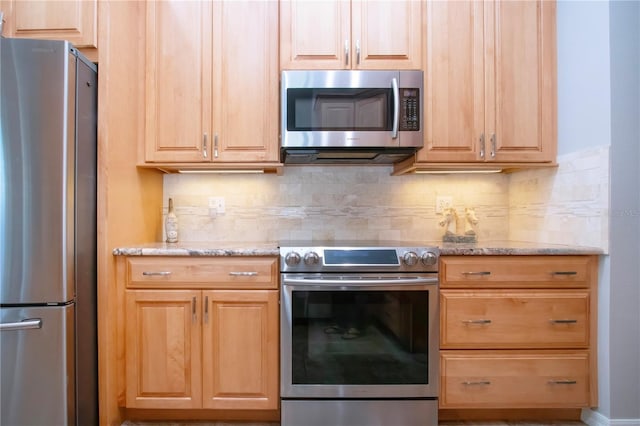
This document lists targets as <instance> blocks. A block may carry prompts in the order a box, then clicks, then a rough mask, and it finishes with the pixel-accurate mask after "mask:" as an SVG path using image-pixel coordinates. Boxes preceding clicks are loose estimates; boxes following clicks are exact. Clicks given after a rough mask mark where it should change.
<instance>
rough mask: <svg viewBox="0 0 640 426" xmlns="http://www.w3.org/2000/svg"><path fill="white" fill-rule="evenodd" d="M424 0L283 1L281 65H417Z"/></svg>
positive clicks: (320, 66)
mask: <svg viewBox="0 0 640 426" xmlns="http://www.w3.org/2000/svg"><path fill="white" fill-rule="evenodd" d="M425 5H426V3H425V2H424V1H415V0H406V1H400V0H381V1H378V0H375V1H367V0H351V1H350V0H311V1H309V0H283V1H281V2H280V68H281V69H338V70H339V69H421V68H422V49H423V46H422V40H423V37H422V25H423V21H424V18H423V16H424V8H425Z"/></svg>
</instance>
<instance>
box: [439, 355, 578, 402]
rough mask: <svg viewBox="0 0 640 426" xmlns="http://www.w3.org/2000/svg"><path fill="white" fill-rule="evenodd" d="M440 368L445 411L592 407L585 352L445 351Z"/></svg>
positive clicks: (441, 395) (441, 357) (441, 394)
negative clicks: (452, 409) (454, 409)
mask: <svg viewBox="0 0 640 426" xmlns="http://www.w3.org/2000/svg"><path fill="white" fill-rule="evenodd" d="M440 368H441V370H442V371H441V373H442V377H443V380H442V383H441V392H440V404H441V406H442V407H448V408H505V407H508V408H555V407H558V408H569V407H587V406H589V391H590V389H589V376H590V371H589V369H590V367H589V354H588V353H587V352H586V351H552V352H549V351H529V352H522V351H520V352H513V351H508V352H505V351H442V352H441V353H440Z"/></svg>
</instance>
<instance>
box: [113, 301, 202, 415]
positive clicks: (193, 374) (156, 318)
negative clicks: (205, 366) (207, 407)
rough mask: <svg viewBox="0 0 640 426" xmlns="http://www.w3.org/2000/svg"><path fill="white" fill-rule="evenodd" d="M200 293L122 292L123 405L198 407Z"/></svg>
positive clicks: (200, 379)
mask: <svg viewBox="0 0 640 426" xmlns="http://www.w3.org/2000/svg"><path fill="white" fill-rule="evenodd" d="M200 294H201V293H200V291H192V290H188V291H187V290H153V291H152V290H127V291H126V296H125V297H126V332H125V333H126V336H125V339H126V341H125V348H126V360H127V362H126V405H127V407H130V408H200V407H201V405H202V378H201V374H200V373H201V361H200V356H201V352H200V350H201V347H200V343H201V340H200V334H201V330H202V327H201V323H200V313H201V309H200V308H199V306H200Z"/></svg>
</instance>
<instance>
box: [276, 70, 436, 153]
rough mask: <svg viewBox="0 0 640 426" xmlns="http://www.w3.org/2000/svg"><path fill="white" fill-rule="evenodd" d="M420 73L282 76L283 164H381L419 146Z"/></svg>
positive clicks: (291, 73)
mask: <svg viewBox="0 0 640 426" xmlns="http://www.w3.org/2000/svg"><path fill="white" fill-rule="evenodd" d="M422 82H423V73H422V71H318V70H313V71H283V72H282V78H281V98H280V102H281V120H282V123H281V161H282V162H284V163H289V164H291V163H324V164H334V163H349V164H351V163H379V164H388V163H395V162H397V161H401V160H403V159H405V158H407V157H409V156H411V155H413V154H414V153H415V152H416V150H417V149H419V148H421V147H422V146H423V144H424V141H423V122H422V111H423V103H422V98H423V83H422Z"/></svg>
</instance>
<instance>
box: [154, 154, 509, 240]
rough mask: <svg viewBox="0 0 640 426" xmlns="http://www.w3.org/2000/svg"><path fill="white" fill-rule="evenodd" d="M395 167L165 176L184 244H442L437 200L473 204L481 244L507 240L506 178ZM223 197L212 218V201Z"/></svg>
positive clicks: (462, 205)
mask: <svg viewBox="0 0 640 426" xmlns="http://www.w3.org/2000/svg"><path fill="white" fill-rule="evenodd" d="M390 173H391V168H390V167H378V166H375V167H374V166H370V167H360V166H344V167H331V166H325V167H286V168H285V172H284V174H283V175H282V176H275V175H224V174H211V175H186V174H184V175H180V174H177V175H167V176H165V178H164V199H165V201H164V213H166V207H167V199H168V198H169V197H172V198H173V199H174V205H175V206H176V214H177V216H178V221H179V226H180V240H182V241H275V242H277V241H279V240H287V239H291V240H309V239H312V238H313V239H328V240H340V239H342V240H344V239H358V240H363V239H367V240H402V241H439V240H440V239H441V235H442V233H443V231H444V229H443V228H442V227H440V226H438V220H439V219H440V216H438V215H436V213H435V203H436V196H437V195H450V196H452V197H453V206H454V207H455V208H456V209H457V210H458V211H459V212H462V211H464V208H465V207H475V209H476V215H477V216H478V218H479V220H480V223H479V224H478V228H477V232H478V236H479V239H480V240H504V239H506V238H507V235H508V226H507V219H508V212H507V207H508V202H507V201H508V195H507V194H508V179H509V178H508V176H506V175H500V174H492V175H466V176H463V175H411V176H398V177H391V176H390ZM210 196H222V197H224V198H225V204H226V212H225V214H224V215H218V216H216V217H211V216H210V214H209V208H208V197H210Z"/></svg>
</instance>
